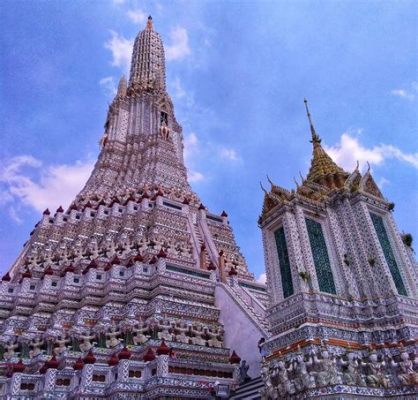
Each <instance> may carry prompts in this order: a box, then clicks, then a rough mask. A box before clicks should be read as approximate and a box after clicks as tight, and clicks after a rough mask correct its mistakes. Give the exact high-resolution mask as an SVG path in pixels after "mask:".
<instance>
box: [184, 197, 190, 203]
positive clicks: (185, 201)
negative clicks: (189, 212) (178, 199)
mask: <svg viewBox="0 0 418 400" xmlns="http://www.w3.org/2000/svg"><path fill="white" fill-rule="evenodd" d="M183 204H186V205H187V204H190V200H189V199H188V198H187V197H185V198H184V200H183Z"/></svg>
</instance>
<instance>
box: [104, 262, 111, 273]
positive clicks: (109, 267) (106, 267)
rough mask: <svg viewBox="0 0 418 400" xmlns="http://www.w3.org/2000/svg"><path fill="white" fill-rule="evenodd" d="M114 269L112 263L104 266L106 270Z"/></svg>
mask: <svg viewBox="0 0 418 400" xmlns="http://www.w3.org/2000/svg"><path fill="white" fill-rule="evenodd" d="M111 269H112V263H107V264H106V266H105V267H104V270H105V271H109V270H111Z"/></svg>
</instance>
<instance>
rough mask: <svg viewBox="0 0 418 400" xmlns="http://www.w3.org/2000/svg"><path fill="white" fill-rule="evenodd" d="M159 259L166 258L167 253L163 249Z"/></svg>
mask: <svg viewBox="0 0 418 400" xmlns="http://www.w3.org/2000/svg"><path fill="white" fill-rule="evenodd" d="M157 257H158V258H166V257H167V253H166V252H165V251H164V249H161V250H160V251H159V253H158V255H157Z"/></svg>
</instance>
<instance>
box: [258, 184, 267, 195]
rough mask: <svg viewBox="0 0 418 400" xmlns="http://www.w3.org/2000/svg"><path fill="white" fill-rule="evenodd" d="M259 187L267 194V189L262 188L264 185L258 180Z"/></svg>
mask: <svg viewBox="0 0 418 400" xmlns="http://www.w3.org/2000/svg"><path fill="white" fill-rule="evenodd" d="M260 187H261V190H262V191H263V192H264V193H265V194H267V193H268V192H267V190H266V189H264V186H263V184H262V183H261V182H260Z"/></svg>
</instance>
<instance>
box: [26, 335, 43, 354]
mask: <svg viewBox="0 0 418 400" xmlns="http://www.w3.org/2000/svg"><path fill="white" fill-rule="evenodd" d="M43 344H44V341H43V340H42V339H41V338H39V337H35V338H34V339H33V340H32V341H31V342H30V347H31V348H32V350H31V351H29V355H30V357H32V358H33V357H36V356H38V355H39V354H42V350H41V346H42V345H43Z"/></svg>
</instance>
